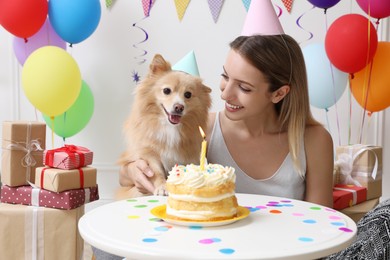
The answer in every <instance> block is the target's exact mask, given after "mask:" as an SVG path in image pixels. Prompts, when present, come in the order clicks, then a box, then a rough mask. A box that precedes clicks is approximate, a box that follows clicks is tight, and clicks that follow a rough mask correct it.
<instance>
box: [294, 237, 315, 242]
mask: <svg viewBox="0 0 390 260" xmlns="http://www.w3.org/2000/svg"><path fill="white" fill-rule="evenodd" d="M298 240H299V241H302V242H313V241H314V239H312V238H310V237H299V238H298Z"/></svg>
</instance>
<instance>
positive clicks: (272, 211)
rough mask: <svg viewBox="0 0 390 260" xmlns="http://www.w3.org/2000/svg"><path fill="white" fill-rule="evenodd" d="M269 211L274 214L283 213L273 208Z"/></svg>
mask: <svg viewBox="0 0 390 260" xmlns="http://www.w3.org/2000/svg"><path fill="white" fill-rule="evenodd" d="M269 213H272V214H280V213H282V212H281V211H280V210H277V209H273V210H270V211H269Z"/></svg>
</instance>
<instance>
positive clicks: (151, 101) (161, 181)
mask: <svg viewBox="0 0 390 260" xmlns="http://www.w3.org/2000/svg"><path fill="white" fill-rule="evenodd" d="M210 92H211V89H210V88H209V87H207V86H205V85H203V83H202V80H201V79H200V78H199V77H195V76H192V75H190V74H187V73H185V72H182V71H173V70H172V69H171V65H170V63H169V62H167V61H165V60H164V58H163V57H162V56H161V55H159V54H156V55H155V56H154V58H153V61H152V62H151V64H150V66H149V73H148V75H147V76H146V78H145V79H144V80H142V81H141V82H140V83H139V85H138V86H137V88H136V89H135V99H134V103H133V105H132V110H131V112H130V115H129V118H128V119H127V121H126V122H125V125H124V135H125V137H126V138H127V142H128V146H127V150H126V151H125V152H124V153H123V154H122V156H121V158H120V160H119V164H120V166H121V170H123V171H127V170H128V168H127V167H126V165H127V164H128V163H130V162H133V161H135V160H137V159H144V160H146V161H147V162H148V163H149V166H150V168H151V169H152V171H153V172H154V173H155V174H154V176H153V177H152V178H151V181H152V183H153V184H154V187H155V191H154V194H155V195H163V194H165V193H166V192H165V180H166V176H167V172H168V171H170V170H171V168H172V167H173V166H174V165H175V164H188V163H199V158H200V149H201V142H202V136H201V134H200V132H199V126H200V127H202V129H203V130H206V127H207V121H208V112H209V109H210V107H211V95H210ZM125 174H126V173H125ZM142 195H143V194H142V193H140V192H139V191H138V190H137V188H136V187H135V186H134V185H132V186H129V187H121V188H120V189H119V191H118V192H117V195H116V197H117V199H124V198H130V197H137V196H142Z"/></svg>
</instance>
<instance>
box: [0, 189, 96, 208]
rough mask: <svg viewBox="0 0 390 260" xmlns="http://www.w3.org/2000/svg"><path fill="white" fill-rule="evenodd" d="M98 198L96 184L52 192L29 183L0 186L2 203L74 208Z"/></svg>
mask: <svg viewBox="0 0 390 260" xmlns="http://www.w3.org/2000/svg"><path fill="white" fill-rule="evenodd" d="M98 199H99V192H98V186H96V187H91V188H84V189H74V190H67V191H63V192H53V191H49V190H43V189H39V188H36V187H32V186H31V185H26V186H19V187H9V186H7V185H3V186H2V187H1V197H0V200H1V202H3V203H10V204H23V205H30V206H41V207H46V208H56V209H66V210H69V209H75V208H78V207H80V206H82V205H84V204H87V203H89V202H92V201H95V200H98Z"/></svg>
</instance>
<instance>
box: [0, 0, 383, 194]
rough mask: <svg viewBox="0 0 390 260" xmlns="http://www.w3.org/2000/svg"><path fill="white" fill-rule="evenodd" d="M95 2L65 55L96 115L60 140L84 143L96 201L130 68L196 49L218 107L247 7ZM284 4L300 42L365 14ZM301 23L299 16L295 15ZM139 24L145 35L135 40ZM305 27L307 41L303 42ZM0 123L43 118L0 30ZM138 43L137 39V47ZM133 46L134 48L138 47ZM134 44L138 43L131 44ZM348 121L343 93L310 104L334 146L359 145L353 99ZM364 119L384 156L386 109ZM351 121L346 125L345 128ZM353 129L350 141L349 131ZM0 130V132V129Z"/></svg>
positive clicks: (349, 4) (118, 141)
mask: <svg viewBox="0 0 390 260" xmlns="http://www.w3.org/2000/svg"><path fill="white" fill-rule="evenodd" d="M104 2H105V1H101V5H102V17H101V20H100V24H99V26H98V28H97V30H96V31H95V32H94V33H93V34H92V35H91V36H90V37H89V38H87V39H86V40H85V41H83V42H81V43H79V44H75V45H74V46H73V47H72V48H69V47H68V52H69V53H70V54H71V55H72V56H73V57H74V58H75V60H76V61H77V63H78V65H79V67H80V69H81V73H82V78H83V80H85V81H86V82H87V83H88V85H89V86H90V88H91V89H92V91H93V94H94V98H95V110H94V115H93V117H92V119H91V121H90V123H89V124H88V125H87V126H86V128H84V129H83V130H82V131H81V132H80V133H78V134H77V135H76V136H74V137H71V138H68V139H67V140H66V143H68V144H77V145H82V146H86V147H89V148H90V149H91V150H93V151H94V153H95V155H94V166H95V167H97V168H98V173H99V175H98V183H99V185H100V195H101V198H102V200H104V199H111V198H112V197H113V191H114V189H115V187H116V186H117V181H118V176H117V171H118V167H117V166H116V165H115V161H116V159H117V158H118V156H119V154H120V153H121V152H122V150H123V149H124V142H123V136H122V132H121V127H122V123H123V121H124V120H125V118H126V116H127V115H128V112H129V108H130V105H131V102H132V91H133V89H134V87H135V83H134V82H133V81H132V72H133V71H136V72H138V73H139V74H140V75H141V76H145V74H146V72H147V69H148V64H149V62H150V60H151V59H152V57H153V55H154V54H155V53H160V54H162V55H163V56H164V57H165V58H166V59H167V60H169V61H170V62H171V63H172V64H174V63H175V62H176V61H178V60H179V59H181V58H182V57H183V56H184V55H185V54H187V53H188V52H189V51H191V50H194V51H195V54H196V57H197V62H198V66H199V71H200V74H201V77H202V78H204V81H205V83H206V84H207V85H209V86H210V87H212V88H213V108H212V109H213V110H219V109H221V108H222V102H221V101H220V98H219V89H218V85H219V80H220V73H221V72H222V65H223V63H224V59H225V55H226V53H227V51H228V43H229V42H230V41H231V40H232V39H234V38H235V37H236V36H238V35H239V34H240V32H241V29H242V25H243V23H244V19H245V15H246V10H245V8H244V5H243V4H242V2H241V1H238V0H236V1H232V0H228V1H225V3H224V6H223V9H222V11H221V14H220V16H219V20H218V22H217V23H214V21H213V19H212V16H211V13H210V11H209V9H208V5H207V1H206V0H196V1H191V3H190V4H189V6H188V9H187V11H186V13H185V16H184V18H183V20H182V21H179V20H178V18H177V14H176V9H175V6H174V1H155V4H154V6H153V8H152V9H151V13H150V17H148V18H146V19H143V18H144V15H143V10H142V4H141V1H125V0H123V1H121V0H118V1H114V6H113V7H112V8H111V9H110V10H108V9H106V7H105V4H104ZM273 3H274V4H275V5H278V6H280V7H281V8H282V11H283V13H282V15H281V17H280V20H281V22H282V25H283V27H284V31H285V32H286V33H288V34H290V35H292V36H293V37H294V38H295V39H296V40H297V41H298V42H300V44H301V46H302V47H304V46H306V45H307V44H309V43H315V42H323V40H324V38H325V34H326V30H327V28H328V27H329V25H330V24H331V22H332V21H333V20H334V19H336V18H338V17H340V16H341V15H344V14H348V13H351V12H352V13H361V14H364V13H363V12H362V11H361V10H360V8H359V7H358V6H357V4H356V1H352V0H350V1H346V0H344V1H340V2H339V3H338V4H337V5H336V6H334V7H332V8H330V9H329V10H328V11H327V14H326V15H325V14H324V12H323V10H322V9H318V8H314V9H313V8H312V5H311V4H310V3H309V2H308V1H301V0H296V1H295V2H294V5H293V9H292V12H291V14H289V13H288V12H287V11H286V10H285V8H284V6H283V4H282V2H281V0H273ZM300 17H301V19H300V20H299V21H300V23H299V24H300V26H301V27H302V28H300V27H299V26H298V25H297V23H296V22H297V19H298V18H300ZM134 23H137V26H140V27H142V28H143V29H145V30H146V31H147V32H148V34H149V39H148V40H147V41H146V42H144V43H140V42H141V41H143V39H144V35H143V33H142V32H141V30H140V29H138V28H136V27H134V26H133V24H134ZM388 23H389V21H388V19H386V20H383V21H381V23H380V29H379V32H378V34H379V36H380V40H383V41H384V40H389V33H388V31H389V29H388V28H389V25H388ZM309 32H311V33H313V38H312V39H310V40H309ZM0 39H1V40H0V120H1V121H3V120H17V119H23V120H34V119H36V118H38V120H42V117H41V115H40V113H39V111H36V110H35V109H34V107H33V106H32V105H31V104H30V103H29V102H28V100H27V99H26V97H25V96H24V93H23V91H22V90H21V85H20V73H21V70H22V67H21V66H20V65H19V64H18V62H17V61H16V58H15V55H14V52H13V49H12V39H13V36H12V35H11V34H9V33H8V32H7V31H5V30H4V29H3V28H2V27H0ZM138 43H140V44H138ZM137 44H138V45H137ZM134 45H137V47H138V48H135V47H134ZM142 49H144V50H147V52H148V54H147V55H146V56H145V58H146V59H147V61H146V62H145V63H142V64H138V62H139V61H140V59H138V58H137V57H139V55H140V54H141V51H142ZM351 106H352V108H353V110H352V121H351V123H349V119H350V116H349V107H350V101H349V93H348V90H347V91H346V92H345V93H344V96H343V97H342V98H341V99H340V100H339V102H337V106H333V107H331V108H330V109H329V111H328V112H326V111H324V110H322V109H317V108H315V107H313V113H314V115H315V117H316V118H317V119H318V120H319V121H321V122H323V123H324V125H326V126H327V127H328V129H329V131H330V132H331V134H332V136H333V138H334V142H335V146H338V145H344V144H347V143H348V142H351V143H358V142H359V136H360V132H359V129H360V125H361V122H362V111H363V110H362V109H361V107H359V105H357V104H356V102H354V101H353V99H352V104H351ZM367 121H368V119H366V125H365V128H367V129H366V130H365V132H364V136H363V137H364V138H363V141H364V143H366V144H377V145H383V146H384V158H388V153H389V151H388V149H389V147H390V140H389V138H386V136H385V134H384V133H386V129H387V130H388V129H390V125H389V124H390V123H389V122H390V115H389V113H388V111H384V112H381V113H374V115H373V116H372V118H371V120H370V123H369V124H368V123H367ZM349 126H350V128H349ZM349 129H351V132H352V135H351V139H350V140H348V132H349ZM47 133H48V139H47V147H48V148H51V147H58V146H61V145H62V144H63V142H62V140H61V138H59V137H55V138H54V143H53V141H52V139H51V130H50V129H48V130H47ZM0 134H1V130H0ZM389 168H390V165H389V164H388V162H387V161H386V160H384V172H385V174H384V182H383V183H384V184H383V195H384V197H387V198H388V197H390V190H389V189H388V188H387V187H389V184H390V177H388V174H386V173H387V171H388V170H387V169H389Z"/></svg>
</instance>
